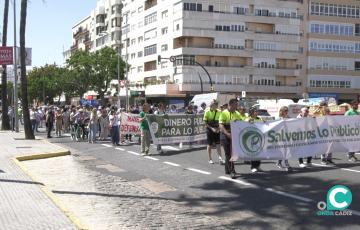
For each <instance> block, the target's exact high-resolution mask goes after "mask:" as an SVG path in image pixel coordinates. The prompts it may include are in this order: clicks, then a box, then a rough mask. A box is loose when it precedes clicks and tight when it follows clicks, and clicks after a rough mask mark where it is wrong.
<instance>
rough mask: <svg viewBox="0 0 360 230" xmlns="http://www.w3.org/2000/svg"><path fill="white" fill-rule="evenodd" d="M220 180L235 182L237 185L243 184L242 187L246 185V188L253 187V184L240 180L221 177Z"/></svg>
mask: <svg viewBox="0 0 360 230" xmlns="http://www.w3.org/2000/svg"><path fill="white" fill-rule="evenodd" d="M219 178H220V179H222V180H227V181H231V182H234V183H237V184H242V185H245V186H250V185H253V184H250V183H247V182H245V181H242V180H238V179H231V178H229V177H226V176H220V177H219Z"/></svg>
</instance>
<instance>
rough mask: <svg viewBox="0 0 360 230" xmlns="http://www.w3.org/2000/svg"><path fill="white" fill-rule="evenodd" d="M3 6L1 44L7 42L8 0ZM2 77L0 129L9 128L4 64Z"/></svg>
mask: <svg viewBox="0 0 360 230" xmlns="http://www.w3.org/2000/svg"><path fill="white" fill-rule="evenodd" d="M4 2H5V6H4V21H3V36H2V46H6V43H7V27H8V16H9V0H5V1H4ZM2 68H3V71H2V77H1V98H2V122H1V129H2V130H10V119H9V116H8V100H7V75H6V74H7V73H6V65H3V66H2Z"/></svg>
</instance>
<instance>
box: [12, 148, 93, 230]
mask: <svg viewBox="0 0 360 230" xmlns="http://www.w3.org/2000/svg"><path fill="white" fill-rule="evenodd" d="M68 155H71V153H70V151H69V150H66V151H59V152H50V153H45V154H34V155H28V156H20V157H15V158H12V160H13V161H14V163H15V164H16V165H17V166H19V167H20V168H21V169H22V170H23V171H24V172H25V174H26V175H28V176H29V177H30V178H31V179H32V180H33V181H39V180H38V179H36V177H35V176H34V175H33V174H32V173H31V172H30V171H29V170H28V168H27V167H26V166H25V165H24V164H23V163H22V161H29V160H39V159H47V158H53V157H61V156H68ZM39 187H40V189H41V190H42V191H43V193H45V195H46V196H47V197H48V198H49V199H50V200H51V201H52V202H53V203H54V204H55V205H56V206H58V208H59V209H60V210H61V211H62V212H63V213H64V214H65V215H66V216H67V217H68V218H69V219H70V221H71V222H72V223H73V224H74V225H75V227H76V228H78V229H80V230H88V229H89V228H87V227H85V226H84V225H83V224H82V223H81V222H80V220H79V219H78V218H77V217H76V216H75V215H74V214H73V213H72V212H71V211H69V210H68V209H67V208H66V207H65V205H63V204H62V203H61V201H60V200H59V199H58V198H57V197H56V195H55V194H54V193H53V192H51V190H49V189H48V188H47V187H46V185H42V184H39Z"/></svg>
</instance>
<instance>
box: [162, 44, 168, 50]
mask: <svg viewBox="0 0 360 230" xmlns="http://www.w3.org/2000/svg"><path fill="white" fill-rule="evenodd" d="M167 50H168V45H167V44H164V45H162V46H161V51H162V52H164V51H167Z"/></svg>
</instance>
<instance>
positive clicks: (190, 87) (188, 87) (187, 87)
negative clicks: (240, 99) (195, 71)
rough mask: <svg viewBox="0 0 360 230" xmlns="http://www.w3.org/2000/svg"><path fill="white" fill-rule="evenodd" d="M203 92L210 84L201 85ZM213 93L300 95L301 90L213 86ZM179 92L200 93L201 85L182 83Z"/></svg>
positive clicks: (291, 86)
mask: <svg viewBox="0 0 360 230" xmlns="http://www.w3.org/2000/svg"><path fill="white" fill-rule="evenodd" d="M203 89H204V92H206V91H210V84H203ZM214 89H215V92H222V93H240V92H241V91H246V92H247V93H255V94H259V93H265V94H273V93H278V94H300V93H301V92H302V88H301V87H300V86H294V85H280V86H274V85H255V84H214ZM179 91H180V92H183V93H185V92H200V91H201V85H200V84H199V83H189V82H183V83H181V84H179Z"/></svg>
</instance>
